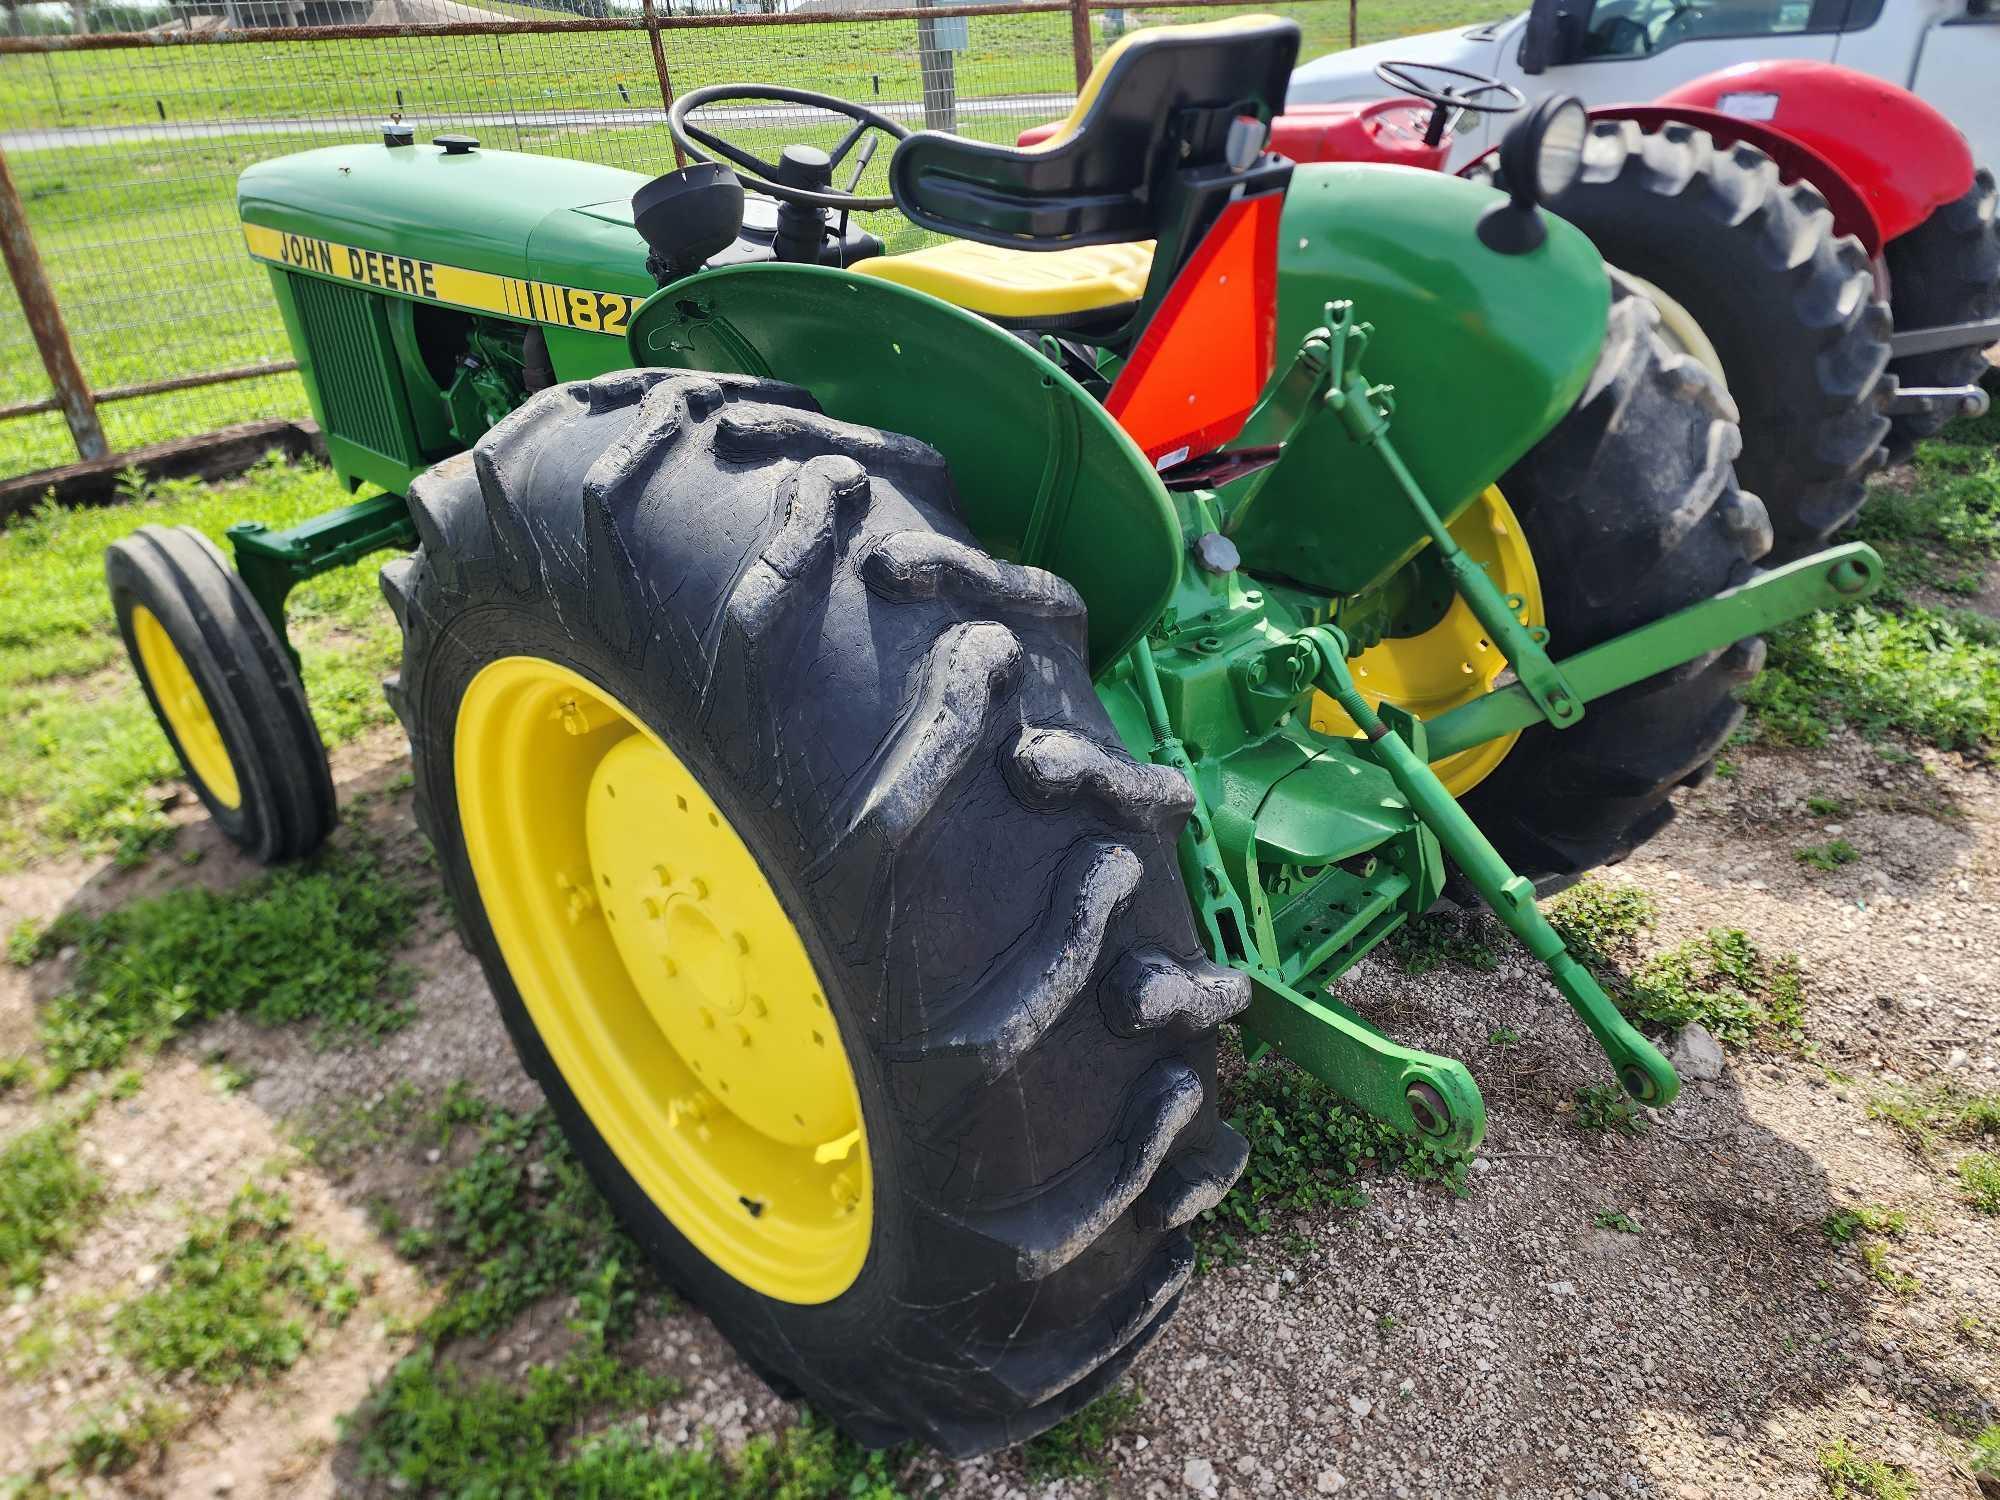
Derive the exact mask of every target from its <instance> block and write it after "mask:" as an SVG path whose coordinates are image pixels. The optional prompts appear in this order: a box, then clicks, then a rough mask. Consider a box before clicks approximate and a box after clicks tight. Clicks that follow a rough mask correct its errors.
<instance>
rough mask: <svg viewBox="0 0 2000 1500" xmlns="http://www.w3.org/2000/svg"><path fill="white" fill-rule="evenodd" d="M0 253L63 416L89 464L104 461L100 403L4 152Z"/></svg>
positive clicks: (0, 169)
mask: <svg viewBox="0 0 2000 1500" xmlns="http://www.w3.org/2000/svg"><path fill="white" fill-rule="evenodd" d="M0 252H4V253H5V255H6V257H7V274H8V275H9V276H11V277H12V278H13V279H14V290H15V292H16V293H17V294H18V295H19V296H20V299H21V311H22V312H23V313H25V314H26V315H27V319H28V331H29V332H30V333H32V334H34V336H35V347H36V348H37V349H39V350H40V351H41V354H42V368H43V369H45V370H47V371H48V372H49V384H50V385H52V386H53V387H55V394H56V399H57V400H58V401H60V402H61V403H62V414H63V417H64V418H65V419H66V420H67V421H68V422H69V432H70V436H71V437H72V438H74V439H75V440H76V451H77V452H78V453H79V454H80V455H81V456H83V457H84V458H87V459H88V458H102V457H104V455H105V454H106V453H107V452H108V451H109V448H108V447H107V445H106V443H105V441H104V428H103V426H102V425H101V424H100V423H99V422H98V420H97V402H96V401H95V400H94V399H93V398H92V396H91V394H90V383H89V382H88V381H86V380H85V379H84V378H83V367H82V366H81V365H79V364H78V363H77V362H76V350H75V349H74V348H72V347H71V345H70V341H69V329H68V328H66V327H64V326H63V316H62V308H60V307H59V306H57V305H56V294H55V293H54V292H53V291H51V290H50V289H49V278H48V274H47V273H46V272H45V271H43V269H42V257H41V252H40V251H38V250H36V249H35V236H34V233H33V232H32V231H31V230H30V229H29V228H28V213H27V210H26V209H24V208H23V207H22V206H21V195H20V193H18V192H17V191H15V188H14V176H13V174H12V173H11V172H9V171H8V170H7V153H6V152H5V151H0Z"/></svg>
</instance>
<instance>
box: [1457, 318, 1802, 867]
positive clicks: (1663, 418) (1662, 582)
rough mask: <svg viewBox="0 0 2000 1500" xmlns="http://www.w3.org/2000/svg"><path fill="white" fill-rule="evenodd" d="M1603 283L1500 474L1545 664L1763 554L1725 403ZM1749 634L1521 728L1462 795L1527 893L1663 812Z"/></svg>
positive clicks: (1678, 602)
mask: <svg viewBox="0 0 2000 1500" xmlns="http://www.w3.org/2000/svg"><path fill="white" fill-rule="evenodd" d="M1658 318H1659V315H1658V313H1657V312H1655V310H1654V308H1653V306H1652V304H1651V303H1650V302H1648V301H1647V300H1646V299H1645V298H1643V297H1640V296H1636V295H1631V294H1628V293H1625V292H1623V291H1620V290H1618V289H1616V288H1614V290H1613V300H1612V304H1611V316H1610V324H1609V327H1608V329H1607V331H1606V335H1605V342H1604V352H1603V354H1602V356H1600V358H1599V360H1598V363H1597V368H1596V369H1595V370H1594V371H1593V372H1592V374H1591V377H1590V382H1589V384H1588V385H1586V386H1585V387H1584V392H1583V394H1582V396H1580V397H1579V398H1578V399H1577V403H1576V405H1575V406H1574V407H1573V408H1572V409H1571V410H1570V413H1569V415H1568V416H1566V417H1564V418H1563V420H1562V421H1561V422H1560V423H1558V424H1557V425H1556V427H1555V429H1554V431H1552V432H1551V433H1550V434H1549V435H1548V436H1547V437H1545V438H1544V439H1542V441H1541V442H1540V443H1538V444H1536V445H1535V447H1533V448H1532V449H1530V450H1529V451H1528V453H1527V455H1526V456H1525V457H1524V458H1522V459H1521V461H1520V462H1519V463H1517V464H1515V466H1514V467H1513V468H1512V469H1510V470H1508V472H1507V473H1506V475H1504V476H1503V477H1502V478H1501V480H1500V489H1501V490H1502V491H1503V492H1504V493H1505V494H1506V496H1507V498H1508V500H1509V502H1510V503H1511V505H1512V507H1513V509H1514V512H1515V514H1516V515H1517V516H1518V517H1519V519H1520V524H1521V526H1522V528H1523V530H1524V531H1525V532H1526V534H1527V539H1528V545H1529V548H1530V550H1531V551H1532V553H1533V555H1534V557H1535V558H1536V560H1537V572H1538V575H1539V580H1540V585H1541V591H1542V597H1543V601H1544V605H1545V608H1546V611H1547V615H1546V618H1547V623H1548V627H1549V633H1550V643H1551V645H1552V647H1553V648H1554V651H1555V654H1556V656H1557V658H1558V659H1560V658H1562V657H1567V656H1573V655H1575V654H1576V653H1577V652H1579V651H1583V650H1587V649H1588V648H1589V647H1592V646H1595V645H1597V644H1599V643H1600V642H1602V641H1606V640H1609V639H1611V638H1612V637H1613V636H1617V635H1622V634H1623V633H1624V632H1626V631H1628V630H1632V629H1635V628H1637V627H1638V626H1641V625H1645V624H1649V623H1651V622H1652V621H1654V620H1657V619H1661V618H1663V617H1665V616H1667V615H1670V614H1672V613H1673V612H1674V611H1676V610H1679V609H1685V608H1686V607H1687V606H1688V605H1690V604H1694V603H1698V602H1699V601H1701V600H1703V599H1707V598H1710V597H1712V596H1714V595H1715V594H1718V593H1720V592H1722V590H1724V589H1726V588H1732V587H1734V586H1735V585H1737V584H1740V583H1744V582H1746V581H1748V580H1749V578H1750V577H1751V576H1752V574H1753V573H1754V572H1755V564H1756V562H1757V560H1758V559H1759V558H1761V557H1762V556H1764V554H1765V553H1766V552H1768V551H1769V550H1770V546H1771V522H1770V518H1769V516H1768V515H1767V514H1766V512H1765V509H1764V505H1763V502H1762V501H1760V500H1759V499H1758V498H1757V497H1756V496H1755V495H1750V494H1746V493H1744V492H1743V491H1742V490H1740V489H1738V488H1737V484H1736V475H1735V472H1734V470H1733V469H1732V467H1731V460H1732V459H1734V458H1735V456H1736V453H1737V450H1738V447H1739V446H1740V439H1739V438H1738V436H1737V432H1736V426H1735V416H1736V410H1735V407H1734V405H1733V404H1732V403H1731V401H1730V398H1729V395H1728V393H1727V392H1725V391H1724V390H1723V389H1722V387H1721V385H1720V384H1719V383H1718V382H1717V381H1716V379H1715V377H1714V376H1713V375H1711V374H1709V372H1708V371H1707V370H1706V369H1704V368H1703V367H1702V365H1701V364H1700V363H1699V362H1697V361H1696V360H1694V359H1693V358H1691V357H1689V356H1687V355H1683V354H1676V353H1674V352H1672V351H1671V350H1669V349H1668V348H1667V346H1666V345H1665V344H1664V343H1662V342H1661V340H1660V338H1659V336H1658V333H1657V332H1656V328H1657V324H1658ZM1763 662H1764V642H1763V640H1762V639H1761V638H1758V637H1754V636H1753V637H1751V638H1750V639H1748V640H1742V641H1738V642H1736V643H1735V644H1733V645H1731V646H1729V647H1727V648H1726V649H1724V650H1722V651H1718V652H1712V653H1710V654H1709V655H1707V656H1702V657H1697V658H1695V659H1694V660H1693V661H1690V662H1686V663H1684V664H1683V665H1681V666H1679V667H1676V668H1674V669H1672V670H1670V671H1667V672H1662V673H1660V674H1659V675H1658V676H1655V677H1651V678H1648V679H1647V680H1646V681H1644V682H1639V683H1634V684H1633V685H1632V686H1631V687H1629V688H1626V689H1624V690H1623V691H1621V692H1617V693H1613V694H1611V695H1610V696H1608V697H1605V698H1601V699H1598V700H1597V701H1596V702H1594V703H1592V704H1591V705H1590V707H1589V710H1588V711H1587V712H1586V713H1585V714H1584V717H1583V721H1582V722H1581V723H1580V724H1578V725H1577V726H1576V727H1574V728H1572V729H1562V730H1558V729H1554V728H1551V727H1550V726H1549V725H1546V724H1538V725H1535V726H1533V727H1531V728H1529V729H1526V730H1524V731H1523V732H1522V734H1521V737H1520V739H1519V741H1518V742H1517V743H1516V744H1515V745H1514V748H1513V749H1512V750H1511V751H1510V752H1509V753H1508V755H1507V757H1506V759H1505V760H1503V761H1502V762H1501V763H1500V766H1499V768H1498V769H1497V770H1496V771H1495V772H1494V773H1493V774H1492V775H1490V776H1488V777H1487V778H1486V779H1485V780H1484V781H1482V782H1480V783H1479V785H1478V786H1476V787H1474V788H1473V789H1472V790H1471V791H1470V792H1469V793H1467V794H1466V796H1465V797H1464V798H1463V801H1464V804H1465V808H1466V810H1467V811H1468V812H1470V813H1471V814H1472V816H1473V817H1474V818H1475V819H1477V820H1478V823H1479V826H1480V827H1481V828H1482V829H1484V830H1485V832H1486V835H1487V837H1488V838H1490V839H1491V840H1492V841H1493V843H1494V845H1495V846H1496V847H1497V848H1498V849H1499V850H1500V852H1501V853H1502V854H1503V855H1505V856H1506V858H1507V859H1508V861H1509V862H1510V863H1511V864H1512V865H1513V866H1514V868H1515V869H1516V870H1517V871H1519V872H1520V873H1522V874H1525V875H1528V876H1529V877H1530V878H1532V879H1533V880H1534V881H1535V883H1536V885H1537V886H1538V887H1539V888H1541V889H1542V890H1543V891H1545V892H1546V891H1551V890H1557V889H1560V888H1561V887H1563V886H1565V885H1568V884H1570V883H1571V882H1572V881H1574V880H1575V879H1576V878H1577V877H1578V876H1580V875H1582V874H1583V873H1584V872H1585V871H1587V870H1590V869H1592V868H1594V867H1596V866H1599V865H1609V864H1616V863H1617V862H1619V861H1620V860H1622V859H1624V858H1625V857H1626V856H1627V855H1628V854H1630V853H1631V852H1632V851H1633V850H1634V849H1636V848H1637V847H1638V846H1639V845H1640V844H1643V843H1644V842H1645V841H1646V840H1647V839H1649V838H1652V837H1653V836H1654V835H1655V834H1657V833H1658V832H1659V831H1660V830H1661V829H1663V828H1665V827H1666V825H1667V824H1668V822H1669V821H1671V819H1672V818H1673V814H1674V808H1673V802H1672V800H1671V799H1672V796H1673V793H1674V791H1675V790H1676V788H1679V787H1682V786H1693V785H1696V784H1698V783H1699V782H1700V781H1701V780H1702V779H1704V778H1705V777H1706V776H1707V775H1708V773H1709V771H1710V770H1711V768H1712V767H1713V766H1714V763H1715V756H1716V754H1717V752H1719V751H1720V750H1721V749H1722V746H1723V745H1724V743H1725V742H1726V741H1727V740H1728V738H1729V736H1730V734H1731V733H1732V732H1733V731H1734V730H1735V728H1736V726H1737V724H1738V723H1740V722H1741V721H1742V718H1743V708H1742V705H1740V704H1739V703H1737V701H1736V697H1735V690H1736V689H1737V688H1738V687H1740V686H1742V685H1743V684H1744V683H1746V682H1748V681H1749V680H1750V679H1751V678H1752V677H1754V676H1756V674H1757V671H1758V669H1759V668H1760V667H1761V666H1762V665H1763Z"/></svg>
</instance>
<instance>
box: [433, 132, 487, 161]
mask: <svg viewBox="0 0 2000 1500" xmlns="http://www.w3.org/2000/svg"><path fill="white" fill-rule="evenodd" d="M431 144H432V145H433V146H442V147H444V154H445V155H446V156H464V155H466V154H467V153H468V152H470V151H472V150H473V149H474V148H475V147H477V146H478V144H479V142H478V141H476V140H474V139H473V138H472V137H471V136H469V135H434V136H432V137H431Z"/></svg>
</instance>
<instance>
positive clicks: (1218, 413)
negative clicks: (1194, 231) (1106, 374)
mask: <svg viewBox="0 0 2000 1500" xmlns="http://www.w3.org/2000/svg"><path fill="white" fill-rule="evenodd" d="M1284 204H1285V195H1284V194H1283V193H1282V192H1275V193H1263V194H1260V195H1258V196H1257V197H1255V198H1239V199H1238V200H1237V201H1236V202H1234V203H1231V204H1230V205H1229V206H1228V207H1226V208H1224V209H1223V211H1222V214H1221V216H1220V217H1219V218H1218V219H1217V220H1216V221H1215V225H1214V227H1213V228H1211V229H1210V230H1209V232H1208V233H1207V235H1205V236H1204V237H1203V239H1202V242H1201V244H1200V245H1198V246H1196V247H1195V252H1194V255H1193V256H1192V257H1191V258H1190V259H1189V261H1188V263H1187V264H1186V265H1185V266H1183V267H1182V268H1181V272H1180V274H1179V275H1178V276H1176V277H1175V278H1174V284H1173V286H1172V287H1170V288H1169V289H1168V291H1167V295H1166V299H1165V300H1164V301H1163V302H1162V303H1161V304H1160V310H1159V311H1158V312H1157V313H1155V314H1154V315H1153V320H1152V322H1150V323H1149V324H1147V325H1146V331H1145V333H1144V334H1143V335H1141V336H1140V339H1139V342H1138V344H1137V345H1136V346H1135V347H1134V348H1133V350H1132V357H1131V358H1130V359H1129V360H1127V361H1126V362H1125V368H1124V369H1123V370H1121V371H1120V372H1119V375H1118V379H1117V381H1116V382H1115V383H1114V384H1113V385H1112V387H1111V393H1110V395H1109V396H1107V397H1106V398H1105V401H1104V408H1105V410H1106V411H1108V412H1110V413H1111V415H1112V416H1113V417H1114V418H1116V419H1117V421H1118V424H1119V426H1121V427H1123V428H1124V429H1125V431H1126V432H1128V433H1130V434H1131V436H1132V440H1133V441H1134V442H1136V443H1137V444H1138V445H1139V447H1140V448H1141V449H1142V450H1143V451H1144V452H1145V454H1146V456H1147V457H1148V458H1150V459H1151V460H1153V462H1154V463H1155V464H1158V465H1160V466H1161V467H1168V466H1170V465H1171V464H1173V463H1179V462H1181V461H1182V460H1184V459H1188V458H1193V457H1195V456H1197V455H1199V454H1203V453H1207V452H1210V451H1211V450H1213V449H1216V448H1219V447H1221V446H1222V445H1223V444H1224V443H1226V442H1228V441H1229V440H1230V439H1231V438H1233V437H1235V436H1236V434H1237V433H1239V432H1241V431H1242V430H1243V423H1244V420H1245V419H1246V418H1248V417H1249V415H1250V413H1251V411H1252V410H1254V409H1255V407H1256V405H1257V401H1258V398H1259V397H1261V396H1262V395H1263V393H1264V386H1265V384H1266V382H1268V381H1269V380H1270V378H1271V364H1272V360H1273V352H1274V349H1275V347H1276V344H1277V337H1278V217H1279V215H1280V213H1281V212H1282V211H1283V209H1284Z"/></svg>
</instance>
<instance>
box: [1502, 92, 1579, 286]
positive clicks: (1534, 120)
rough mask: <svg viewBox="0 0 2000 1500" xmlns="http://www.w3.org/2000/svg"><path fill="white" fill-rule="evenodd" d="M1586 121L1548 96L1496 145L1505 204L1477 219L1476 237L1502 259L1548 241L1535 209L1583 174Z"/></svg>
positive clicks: (1566, 98)
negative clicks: (1477, 235)
mask: <svg viewBox="0 0 2000 1500" xmlns="http://www.w3.org/2000/svg"><path fill="white" fill-rule="evenodd" d="M1589 135H1590V117H1589V116H1588V115H1587V114H1585V113H1584V109H1583V105H1582V104H1581V103H1579V102H1578V101H1577V99H1576V97H1575V96H1574V95H1571V94H1554V95H1551V96H1550V97H1549V98H1547V99H1544V100H1542V101H1541V103H1539V104H1537V105H1536V106H1535V107H1534V108H1533V109H1531V110H1529V111H1528V112H1527V114H1525V115H1523V116H1522V117H1521V119H1520V120H1519V122H1517V123H1516V124H1515V126H1514V128H1513V129H1511V130H1509V131H1508V132H1507V134H1506V137H1505V138H1504V139H1503V140H1502V141H1501V142H1500V175H1501V178H1502V179H1503V180H1504V181H1505V182H1506V184H1507V198H1508V201H1507V202H1505V203H1496V204H1494V205H1493V207H1491V208H1489V209H1488V210H1487V211H1486V212H1485V213H1484V214H1482V215H1480V219H1479V238H1480V240H1481V242H1482V243H1484V244H1485V245H1486V247H1487V248H1488V249H1489V250H1497V251H1499V252H1500V253H1501V254H1502V255H1525V254H1526V253H1527V252H1528V251H1530V250H1533V249H1535V248H1536V247H1537V246H1539V245H1540V244H1541V243H1542V242H1543V241H1544V240H1545V239H1547V238H1548V231H1547V230H1546V229H1545V228H1544V227H1543V225H1542V220H1541V215H1540V214H1538V213H1536V212H1535V209H1536V206H1537V205H1538V204H1540V203H1541V201H1542V200H1543V199H1544V198H1553V197H1555V196H1556V195H1557V194H1559V193H1561V192H1562V190H1563V189H1564V188H1566V187H1568V186H1569V185H1570V184H1571V183H1572V182H1575V181H1576V179H1577V175H1578V174H1579V173H1580V172H1582V171H1583V143H1584V141H1585V140H1586V139H1588V138H1589Z"/></svg>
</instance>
